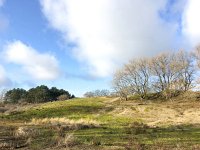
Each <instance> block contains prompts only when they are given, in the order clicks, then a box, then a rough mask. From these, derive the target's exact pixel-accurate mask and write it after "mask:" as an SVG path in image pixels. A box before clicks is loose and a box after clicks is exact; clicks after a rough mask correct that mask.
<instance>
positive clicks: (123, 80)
mask: <svg viewBox="0 0 200 150" xmlns="http://www.w3.org/2000/svg"><path fill="white" fill-rule="evenodd" d="M112 86H113V89H114V90H115V91H116V93H117V94H118V95H119V96H120V98H121V99H125V100H127V99H128V95H129V94H130V81H129V78H128V76H127V74H126V73H125V72H124V68H123V69H121V70H118V71H116V73H115V74H114V77H113V82H112Z"/></svg>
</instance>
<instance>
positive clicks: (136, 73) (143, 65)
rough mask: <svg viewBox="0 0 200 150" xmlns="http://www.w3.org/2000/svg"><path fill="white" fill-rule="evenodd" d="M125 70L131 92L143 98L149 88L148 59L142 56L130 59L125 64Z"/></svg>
mask: <svg viewBox="0 0 200 150" xmlns="http://www.w3.org/2000/svg"><path fill="white" fill-rule="evenodd" d="M125 72H126V74H127V76H129V81H130V86H131V89H132V92H134V93H136V94H138V95H140V97H141V98H142V99H144V98H145V97H146V95H147V93H148V92H149V89H150V82H149V79H150V68H149V59H147V58H142V59H138V60H132V61H130V63H129V64H127V65H125Z"/></svg>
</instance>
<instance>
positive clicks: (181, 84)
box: [176, 50, 195, 91]
mask: <svg viewBox="0 0 200 150" xmlns="http://www.w3.org/2000/svg"><path fill="white" fill-rule="evenodd" d="M176 60H177V63H178V66H179V68H178V70H177V71H180V76H179V78H178V79H177V81H176V82H177V83H178V90H181V91H188V90H189V89H191V88H192V87H193V85H192V83H193V81H194V75H195V66H194V56H193V55H192V53H189V52H186V51H183V50H180V51H179V52H178V53H177V54H176Z"/></svg>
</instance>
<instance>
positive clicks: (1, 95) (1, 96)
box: [0, 89, 7, 102]
mask: <svg viewBox="0 0 200 150" xmlns="http://www.w3.org/2000/svg"><path fill="white" fill-rule="evenodd" d="M6 92H7V90H6V89H2V90H1V91H0V102H2V101H4V100H5V94H6Z"/></svg>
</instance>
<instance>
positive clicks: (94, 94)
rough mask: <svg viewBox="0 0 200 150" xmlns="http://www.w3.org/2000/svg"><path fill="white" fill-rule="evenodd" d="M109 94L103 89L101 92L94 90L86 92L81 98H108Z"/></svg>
mask: <svg viewBox="0 0 200 150" xmlns="http://www.w3.org/2000/svg"><path fill="white" fill-rule="evenodd" d="M110 95H111V92H110V91H109V90H106V89H103V90H94V91H89V92H86V93H85V94H84V95H83V96H84V97H88V98H90V97H107V96H110Z"/></svg>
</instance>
